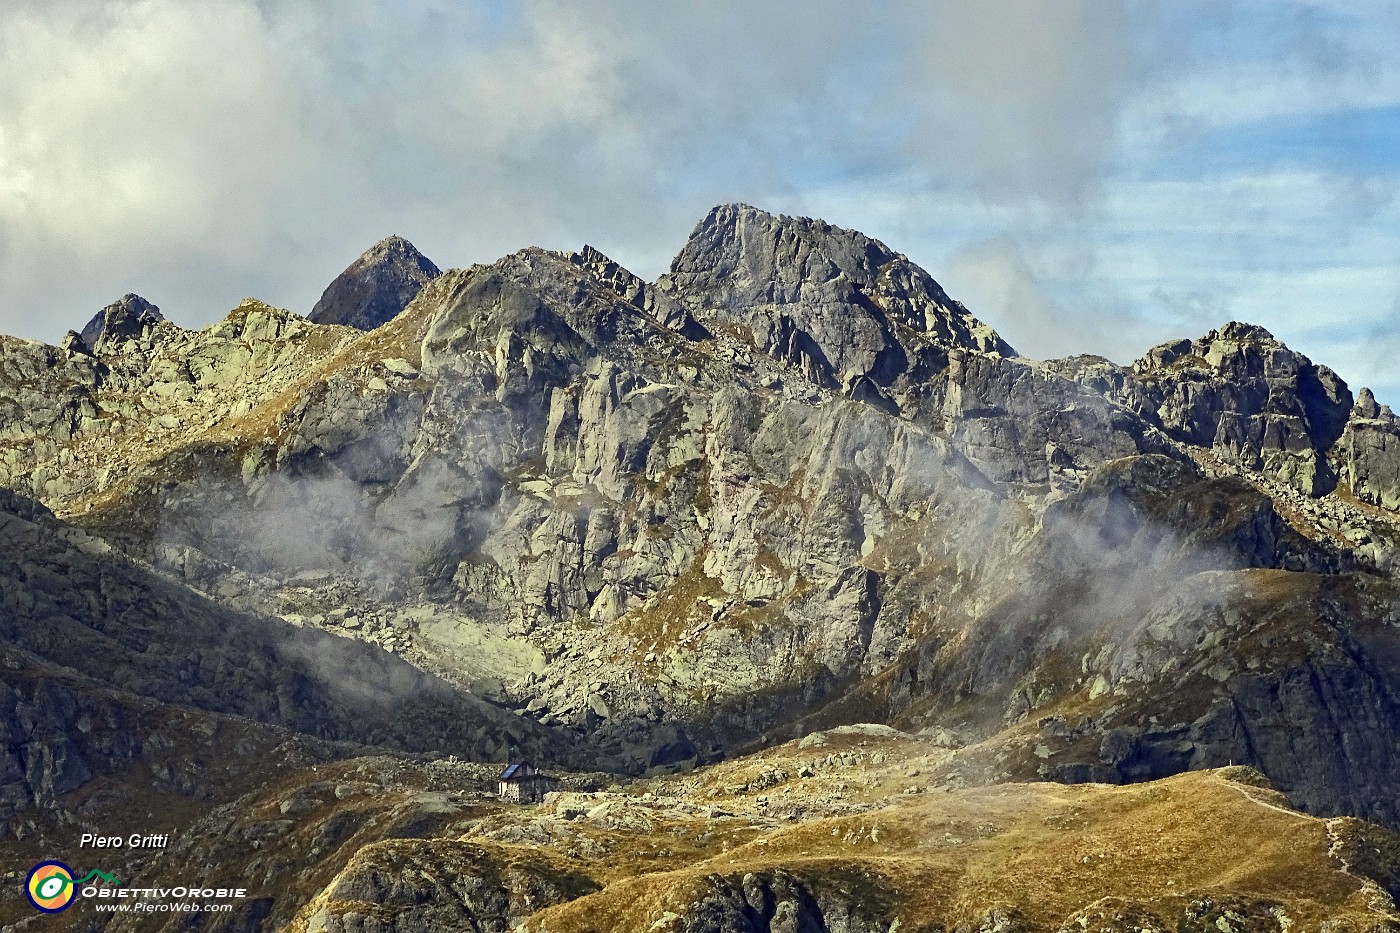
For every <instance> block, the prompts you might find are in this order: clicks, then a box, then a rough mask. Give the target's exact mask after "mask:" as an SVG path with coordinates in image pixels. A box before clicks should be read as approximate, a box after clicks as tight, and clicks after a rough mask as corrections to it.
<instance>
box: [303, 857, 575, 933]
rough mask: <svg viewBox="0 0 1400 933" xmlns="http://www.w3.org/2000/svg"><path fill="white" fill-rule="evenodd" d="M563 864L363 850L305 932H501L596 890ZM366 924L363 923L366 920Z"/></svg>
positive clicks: (314, 910)
mask: <svg viewBox="0 0 1400 933" xmlns="http://www.w3.org/2000/svg"><path fill="white" fill-rule="evenodd" d="M599 887H600V886H599V884H598V883H597V882H596V881H594V880H593V879H592V878H590V877H589V876H588V875H586V874H584V873H582V872H580V871H577V870H576V869H573V868H572V866H570V865H569V864H568V863H567V862H566V861H564V860H563V859H559V858H557V857H551V856H550V855H546V854H543V853H538V852H530V851H528V850H525V849H523V847H522V848H521V849H520V850H519V851H514V850H513V849H512V848H511V847H505V846H499V845H485V846H484V845H480V844H470V843H460V842H459V843H452V842H447V841H439V842H411V841H406V840H397V841H391V842H384V843H380V844H378V845H375V846H371V847H367V848H365V849H363V850H361V851H360V852H359V853H358V854H357V855H356V856H355V858H354V859H353V860H352V861H351V862H350V864H349V865H347V866H346V868H345V869H344V870H343V871H342V872H341V873H340V875H339V876H338V877H337V878H336V879H335V880H334V881H333V882H332V883H331V884H330V885H329V886H328V887H327V889H326V891H325V892H324V893H323V894H322V895H321V896H320V897H319V898H317V900H316V901H315V902H313V904H312V905H311V907H310V908H309V909H308V910H307V911H305V912H304V914H305V920H304V925H303V924H301V923H299V924H297V926H296V927H294V928H295V929H302V930H305V931H306V933H358V931H361V930H366V929H373V930H378V931H383V933H436V931H439V930H506V929H515V928H517V927H518V925H519V924H520V923H521V922H522V921H523V920H525V919H526V918H527V917H529V916H530V915H531V914H533V913H535V912H536V911H538V910H541V909H543V908H546V907H548V906H550V905H552V904H558V903H562V902H564V901H569V900H573V899H574V898H577V897H581V896H583V895H586V894H590V893H592V892H594V891H596V890H598V889H599ZM367 921H368V922H367Z"/></svg>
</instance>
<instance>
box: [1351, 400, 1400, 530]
mask: <svg viewBox="0 0 1400 933" xmlns="http://www.w3.org/2000/svg"><path fill="white" fill-rule="evenodd" d="M1337 446H1338V449H1339V450H1340V451H1341V459H1342V470H1341V472H1342V477H1343V479H1344V481H1345V482H1346V483H1347V485H1348V486H1349V488H1350V489H1351V493H1352V495H1354V496H1356V498H1358V499H1360V500H1361V501H1363V502H1369V503H1371V504H1372V505H1378V506H1380V507H1381V508H1385V509H1392V510H1396V511H1400V419H1397V418H1396V417H1395V414H1394V413H1393V412H1392V411H1391V410H1390V407H1389V406H1387V405H1378V404H1376V398H1375V396H1374V395H1372V394H1371V390H1370V389H1362V390H1361V393H1360V395H1359V396H1358V397H1357V400H1356V407H1355V408H1353V409H1352V412H1351V418H1350V419H1349V420H1348V421H1347V426H1346V430H1345V432H1344V433H1343V434H1342V439H1341V441H1340V442H1339V443H1338V445H1337Z"/></svg>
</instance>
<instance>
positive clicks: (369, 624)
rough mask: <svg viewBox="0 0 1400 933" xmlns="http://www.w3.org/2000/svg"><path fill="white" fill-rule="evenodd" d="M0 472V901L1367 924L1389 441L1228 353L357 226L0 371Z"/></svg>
mask: <svg viewBox="0 0 1400 933" xmlns="http://www.w3.org/2000/svg"><path fill="white" fill-rule="evenodd" d="M0 487H3V492H0V542H3V543H2V544H0V654H3V656H4V664H5V673H4V677H3V681H0V682H2V683H3V687H0V689H3V691H4V693H3V695H0V738H3V741H0V838H3V840H4V842H3V843H0V851H6V852H7V853H8V855H9V856H10V857H9V858H8V859H7V861H9V862H11V863H12V864H13V865H14V866H15V871H12V872H11V873H10V874H11V878H10V880H15V879H16V872H18V880H17V882H16V883H18V881H19V880H22V876H23V872H19V871H18V870H19V868H20V866H21V863H23V864H25V865H27V864H32V863H33V862H35V861H37V860H39V859H41V858H44V857H52V856H53V855H54V853H56V852H60V851H70V850H71V849H72V847H73V845H74V840H75V839H76V837H77V835H78V834H79V833H81V832H98V831H107V830H112V831H116V830H117V829H119V828H120V827H128V826H129V827H132V828H131V829H126V830H124V831H126V832H136V831H155V830H154V829H142V827H143V826H145V825H146V824H149V823H150V822H151V821H152V820H156V821H161V820H163V821H164V823H163V824H162V825H164V824H165V823H168V824H170V825H169V826H167V827H166V828H165V829H164V830H161V831H168V832H170V833H172V834H173V837H174V839H175V842H174V844H173V847H172V848H170V849H167V850H164V851H162V852H160V853H154V854H152V853H137V852H130V851H128V852H126V853H122V854H120V856H119V857H120V858H122V859H126V861H123V862H121V863H120V866H119V867H120V868H121V869H122V870H123V871H125V872H126V873H127V874H129V875H131V876H132V877H138V878H141V879H143V880H155V879H158V878H176V877H188V876H189V875H190V874H191V873H195V872H199V873H205V874H209V873H215V874H217V873H222V876H223V877H228V878H230V879H232V878H238V879H244V880H245V881H246V882H247V885H246V886H247V887H248V888H250V889H251V890H252V892H253V896H252V897H251V898H250V899H249V900H248V901H247V902H245V903H242V904H240V905H239V906H238V907H237V909H236V910H235V911H233V912H231V913H229V914H223V915H218V916H216V917H210V918H205V919H206V922H205V924H204V926H203V927H200V928H209V929H227V930H275V929H291V930H298V931H300V930H306V931H318V933H320V931H337V933H338V931H351V930H354V931H401V933H409V931H415V930H448V929H453V930H456V929H460V930H488V929H500V930H504V929H512V928H516V927H517V926H518V927H520V928H524V929H531V930H538V931H545V930H550V931H565V930H577V931H583V930H600V931H601V930H619V931H621V930H629V931H630V930H638V931H642V930H650V931H658V933H664V931H694V933H699V931H709V930H715V931H729V930H734V931H749V930H752V931H756V933H767V931H772V933H776V931H830V933H838V931H841V933H866V931H876V930H879V931H880V933H887V931H893V930H896V929H898V930H927V931H930V933H931V931H934V930H939V931H945V933H951V931H955V930H956V931H968V933H971V931H979V933H991V931H999V933H1015V931H1040V930H1047V931H1057V933H1058V931H1070V930H1073V931H1085V930H1096V931H1097V930H1105V931H1116V930H1134V931H1143V930H1151V931H1157V930H1161V931H1168V930H1172V931H1181V933H1185V931H1198V930H1199V931H1204V930H1208V929H1209V930H1218V931H1235V933H1245V931H1254V930H1271V931H1272V930H1279V931H1288V930H1304V929H1319V930H1329V931H1332V933H1343V931H1350V930H1356V931H1361V930H1395V929H1400V911H1397V908H1396V905H1395V898H1396V897H1397V896H1400V837H1397V836H1396V830H1397V829H1400V579H1397V566H1400V563H1398V562H1400V422H1398V421H1397V418H1396V416H1395V415H1394V413H1393V412H1391V411H1390V410H1389V409H1388V408H1387V407H1385V406H1383V405H1379V404H1378V403H1377V402H1376V400H1375V398H1374V397H1373V395H1372V393H1371V392H1370V391H1369V390H1367V389H1364V388H1358V389H1357V390H1356V391H1353V389H1352V387H1349V386H1348V385H1346V383H1345V382H1344V381H1343V380H1342V379H1341V378H1340V377H1339V376H1337V374H1336V373H1334V372H1333V371H1332V370H1331V369H1329V368H1328V367H1326V366H1325V365H1321V364H1318V363H1314V362H1313V361H1311V360H1309V359H1308V358H1306V357H1305V356H1303V355H1302V354H1299V353H1297V352H1295V351H1293V350H1291V349H1289V348H1288V347H1287V346H1285V345H1284V344H1283V343H1281V342H1280V341H1278V340H1277V339H1275V338H1274V337H1273V336H1272V335H1271V334H1270V333H1269V332H1268V331H1266V330H1264V329H1263V328H1261V327H1258V326H1254V325H1249V324H1242V323H1238V322H1230V323H1224V324H1222V326H1220V327H1218V328H1216V329H1215V330H1212V331H1210V332H1209V333H1207V334H1205V335H1203V336H1201V337H1198V338H1195V339H1181V340H1177V341H1173V342H1169V343H1166V344H1163V345H1160V346H1157V347H1153V348H1149V349H1147V350H1146V351H1145V352H1144V354H1143V356H1142V357H1141V358H1140V359H1139V360H1137V361H1136V362H1135V363H1133V364H1132V365H1131V366H1119V365H1117V364H1115V363H1113V362H1111V361H1109V360H1107V359H1103V358H1101V357H1092V356H1079V357H1072V358H1068V359H1059V360H1048V361H1041V360H1032V359H1028V358H1026V357H1023V356H1020V355H1019V354H1017V352H1016V351H1015V350H1014V349H1013V348H1012V347H1011V346H1010V345H1009V344H1008V343H1007V342H1006V341H1005V340H1003V339H1002V338H1001V337H1000V336H999V335H998V334H997V333H996V332H995V330H994V329H993V328H992V327H991V326H989V325H988V324H987V323H984V322H983V321H980V320H979V319H977V318H976V317H974V316H973V314H972V313H971V312H970V311H969V309H967V308H966V307H964V306H963V305H962V304H961V303H959V302H958V301H956V300H954V299H952V298H951V297H949V296H948V295H947V294H946V293H945V292H944V291H943V289H942V288H941V287H940V286H939V285H938V283H937V282H936V281H934V279H933V278H932V277H931V276H930V275H929V274H928V273H927V272H925V271H924V270H923V269H921V268H919V267H918V266H917V265H915V264H914V263H912V262H911V261H910V260H909V259H908V258H906V257H905V256H903V255H900V254H899V253H896V252H894V251H893V250H891V249H890V248H888V247H887V246H885V245H884V244H882V243H880V242H878V241H875V240H873V239H870V238H869V237H866V236H864V235H862V234H860V233H858V232H855V231H850V230H844V229H841V228H839V227H834V226H832V225H830V224H827V223H825V222H823V221H820V220H814V219H808V218H794V217H787V216H781V215H774V214H770V213H767V212H764V211H761V210H758V209H756V208H753V207H749V206H747V205H723V206H720V207H716V208H715V209H714V210H712V211H711V212H710V213H709V214H708V215H707V216H706V217H705V218H704V219H702V220H701V221H700V223H699V224H698V225H697V226H696V228H695V230H694V232H693V233H692V235H691V237H690V239H689V241H688V242H687V243H686V244H685V245H684V246H683V247H682V249H681V250H680V252H679V253H678V254H677V255H676V257H675V259H674V260H673V262H672V264H671V267H670V270H669V272H667V273H666V274H664V275H662V276H660V277H659V278H658V279H657V280H656V281H652V282H648V281H644V280H642V279H641V278H639V277H637V276H636V275H634V274H632V273H631V272H629V271H628V270H626V269H625V268H623V267H621V266H620V265H618V264H617V263H616V262H614V261H612V260H611V259H609V258H608V257H607V256H605V255H603V254H602V253H600V252H599V251H598V250H596V249H593V248H591V247H587V246H585V247H583V248H582V249H581V250H579V251H578V252H574V253H561V252H554V251H549V250H543V249H533V248H532V249H525V250H522V251H519V252H517V253H514V254H511V255H509V256H506V257H504V258H502V259H500V260H499V261H497V262H495V263H492V264H490V265H477V266H472V267H471V268H468V269H449V270H447V271H440V270H439V269H438V268H437V267H436V266H435V265H433V263H432V262H431V261H429V260H427V259H426V258H425V257H423V256H422V254H420V253H419V252H418V251H417V250H416V249H415V248H414V247H413V246H412V245H411V244H409V243H408V242H407V241H406V240H403V239H401V238H397V237H391V238H389V239H387V240H384V241H382V242H381V243H379V244H376V245H375V246H374V247H372V248H371V249H370V250H369V251H368V252H366V253H365V254H364V255H363V256H362V257H360V259H358V260H356V262H355V263H354V264H352V265H351V266H350V267H349V268H348V269H347V270H346V272H345V273H344V274H342V276H341V277H339V278H338V279H337V280H336V281H335V282H334V283H332V285H331V286H330V287H329V288H328V289H327V290H326V293H325V295H324V296H323V297H322V299H321V301H320V302H318V304H317V305H316V308H315V309H314V311H313V312H312V313H311V315H310V317H309V318H305V317H302V316H301V315H298V314H296V313H294V312H291V311H287V310H283V309H278V308H274V307H271V306H269V305H266V304H264V303H262V302H259V301H257V300H254V299H249V300H246V301H244V302H243V303H242V304H240V305H239V306H238V307H237V308H235V309H234V310H233V311H232V312H230V314H229V315H228V316H227V317H226V318H224V319H223V320H222V321H220V322H218V323H216V324H214V325H211V326H209V327H206V328H204V329H202V330H189V329H184V328H182V327H180V326H178V325H177V324H175V323H174V322H172V321H171V320H168V319H166V318H165V317H164V316H163V315H162V313H161V311H160V310H159V309H158V308H156V307H155V306H154V305H152V304H151V303H150V302H148V301H146V300H145V299H143V298H140V297H139V296H135V295H127V296H125V297H124V298H122V299H121V300H119V301H118V302H116V303H114V304H112V305H110V306H108V307H107V308H105V309H104V310H103V311H102V312H100V313H99V314H98V315H97V317H96V318H94V319H93V320H92V321H91V322H90V323H89V324H88V325H87V326H86V327H85V328H84V329H83V330H82V331H81V332H76V331H75V332H73V333H70V334H69V336H68V337H67V338H65V339H64V340H63V341H62V342H61V344H60V345H59V346H57V347H55V346H47V345H44V344H41V343H37V342H32V341H23V340H18V339H14V338H8V337H4V338H0ZM523 759H528V760H530V761H531V762H533V763H535V764H536V765H537V766H540V767H542V768H544V769H545V770H549V771H551V772H552V773H554V774H557V775H559V776H560V777H561V778H562V780H563V790H562V791H561V792H560V793H558V794H556V795H554V796H553V797H551V798H550V799H549V800H548V801H547V802H546V803H545V804H544V805H541V806H539V807H514V806H507V805H504V804H501V803H499V802H497V801H494V800H492V799H491V792H492V791H493V790H494V777H495V773H496V771H498V770H499V768H500V766H502V765H504V764H505V763H506V762H508V761H519V760H523ZM119 824H120V826H119ZM74 857H75V858H76V856H74ZM114 857H117V856H114ZM114 864H115V863H114ZM52 919H53V918H47V917H41V916H39V915H36V914H34V913H33V911H32V909H30V908H28V906H27V905H26V904H24V903H23V902H22V901H21V902H15V903H11V902H9V901H7V902H5V903H4V904H0V922H4V923H9V924H13V925H14V928H15V929H39V928H40V926H41V925H42V922H43V921H48V920H52ZM65 919H67V920H71V922H72V924H73V926H72V928H74V929H112V930H121V929H157V928H159V929H171V930H174V929H186V928H188V927H186V926H180V925H179V923H180V922H181V921H179V920H176V919H165V918H162V919H161V920H159V921H156V920H152V919H151V918H146V919H145V920H143V921H141V922H144V923H146V924H147V925H145V926H142V925H140V924H139V923H138V924H137V925H130V923H131V920H132V919H133V918H129V917H123V916H122V915H103V914H94V913H92V912H84V911H83V907H82V905H79V906H78V907H76V908H75V909H74V910H73V911H71V912H70V914H67V915H65ZM124 921H125V922H126V923H127V925H123V923H124ZM162 923H163V924H164V925H160V924H162Z"/></svg>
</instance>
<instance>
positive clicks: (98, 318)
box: [79, 292, 165, 350]
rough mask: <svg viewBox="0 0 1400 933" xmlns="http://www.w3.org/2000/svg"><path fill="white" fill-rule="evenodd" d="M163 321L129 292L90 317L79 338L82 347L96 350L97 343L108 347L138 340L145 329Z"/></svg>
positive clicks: (161, 317) (145, 303) (143, 302)
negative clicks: (125, 341)
mask: <svg viewBox="0 0 1400 933" xmlns="http://www.w3.org/2000/svg"><path fill="white" fill-rule="evenodd" d="M163 320H165V316H164V315H163V314H161V313H160V308H158V307H156V306H155V305H153V304H151V303H150V302H149V301H147V300H146V299H144V298H142V297H141V296H140V295H137V294H134V293H130V292H129V293H127V294H125V295H123V296H121V297H120V298H118V299H117V300H116V301H114V302H112V303H111V304H109V305H108V306H107V307H105V308H103V309H102V310H101V311H99V312H97V314H95V315H93V318H92V320H90V321H88V322H87V325H86V326H85V327H83V329H82V331H81V333H80V334H79V336H80V337H82V340H83V345H84V346H86V347H87V348H88V349H90V350H96V349H97V348H98V343H99V342H102V343H104V344H109V343H113V342H118V341H122V340H127V339H130V338H132V337H137V336H140V334H141V332H142V331H143V330H145V329H146V328H147V327H153V326H154V325H155V324H156V323H157V322H159V321H163ZM103 338H106V339H105V340H104V339H103Z"/></svg>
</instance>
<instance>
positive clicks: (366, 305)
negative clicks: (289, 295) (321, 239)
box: [307, 236, 442, 330]
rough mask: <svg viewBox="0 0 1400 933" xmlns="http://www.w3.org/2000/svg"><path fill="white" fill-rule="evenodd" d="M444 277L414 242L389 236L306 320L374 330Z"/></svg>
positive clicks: (345, 274)
mask: <svg viewBox="0 0 1400 933" xmlns="http://www.w3.org/2000/svg"><path fill="white" fill-rule="evenodd" d="M441 274H442V272H441V270H440V269H438V267H437V266H435V265H433V262H432V260H430V259H428V257H426V256H424V255H423V254H422V253H420V252H418V249H417V247H415V246H414V245H413V244H412V243H410V242H408V241H407V240H405V239H404V238H403V237H400V236H391V237H386V238H384V239H382V240H380V241H379V242H378V243H376V244H374V245H373V246H371V247H370V248H369V249H367V250H365V251H364V253H362V254H361V255H360V257H359V258H358V259H356V260H355V261H354V262H352V263H351V264H350V265H349V266H347V267H346V269H345V271H344V272H342V273H340V275H338V276H336V278H335V281H333V282H331V284H330V285H328V286H326V290H325V292H324V293H322V295H321V297H320V299H319V300H318V301H317V302H316V306H315V307H314V308H312V309H311V313H310V314H309V315H307V318H308V319H309V320H311V321H313V322H315V323H317V324H344V325H346V326H348V327H354V328H358V329H359V330H374V329H375V328H376V327H378V326H380V325H381V324H386V323H388V322H389V321H391V320H393V319H394V318H395V317H397V316H398V315H399V314H400V313H401V312H402V311H403V309H404V308H406V307H408V303H409V302H410V301H412V300H413V298H414V296H415V295H417V294H418V292H419V291H421V290H422V288H423V286H424V285H426V284H427V283H429V282H431V281H432V280H433V279H435V278H437V277H438V276H439V275H441Z"/></svg>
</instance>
